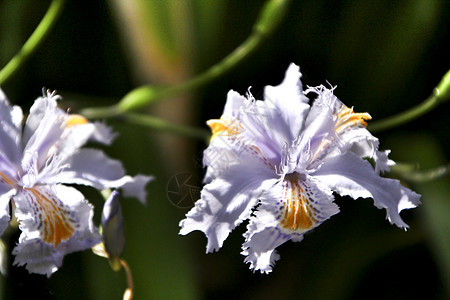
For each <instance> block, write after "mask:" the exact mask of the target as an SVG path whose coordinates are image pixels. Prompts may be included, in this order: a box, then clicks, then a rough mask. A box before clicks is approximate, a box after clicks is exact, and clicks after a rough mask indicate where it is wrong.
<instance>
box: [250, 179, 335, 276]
mask: <svg viewBox="0 0 450 300" xmlns="http://www.w3.org/2000/svg"><path fill="white" fill-rule="evenodd" d="M296 177H297V178H296ZM260 200H261V201H260V205H259V206H258V209H257V211H256V212H255V213H254V216H253V217H251V218H250V223H249V225H248V227H247V229H248V230H247V232H246V233H245V234H244V236H245V238H246V239H245V243H244V244H243V246H242V248H243V251H242V254H243V255H246V256H247V257H246V259H245V262H248V263H250V269H254V270H260V271H261V273H263V272H265V273H269V272H270V271H271V270H272V267H273V264H274V262H275V261H276V260H277V259H278V257H279V256H278V254H276V253H275V251H274V250H275V248H276V247H278V246H279V245H281V244H283V243H284V242H286V241H288V240H293V241H296V242H298V241H301V240H302V239H303V234H304V233H305V232H307V231H309V230H311V229H313V228H315V227H317V226H319V225H320V224H322V223H323V222H324V221H325V220H327V219H329V218H330V217H331V216H332V215H334V214H336V213H338V212H339V209H338V207H337V205H336V204H334V203H333V202H332V201H333V196H332V195H331V191H329V190H328V189H327V188H324V187H323V186H321V185H319V183H316V182H314V181H313V180H312V179H310V178H305V179H303V180H302V179H301V178H299V177H298V176H295V175H294V176H293V175H288V176H287V178H286V179H285V180H283V181H281V182H280V183H279V184H277V185H276V186H275V187H273V188H272V189H270V190H269V191H267V192H266V193H264V194H263V195H262V196H261V197H260Z"/></svg>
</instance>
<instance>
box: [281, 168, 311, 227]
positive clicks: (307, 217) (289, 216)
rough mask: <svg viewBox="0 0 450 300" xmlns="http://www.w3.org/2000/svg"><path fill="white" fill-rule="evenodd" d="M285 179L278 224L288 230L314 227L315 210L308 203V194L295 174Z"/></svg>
mask: <svg viewBox="0 0 450 300" xmlns="http://www.w3.org/2000/svg"><path fill="white" fill-rule="evenodd" d="M288 176H289V175H287V176H286V179H285V182H284V183H285V189H284V195H283V202H284V215H283V217H282V218H283V219H282V220H281V222H280V225H281V226H282V227H283V228H285V229H289V230H293V231H296V230H300V231H302V232H304V231H306V230H308V229H311V228H313V227H315V225H316V223H317V220H316V218H315V217H314V216H315V215H317V212H315V211H314V208H312V207H310V205H309V201H310V199H309V195H308V193H306V192H305V189H304V187H303V185H302V184H301V182H300V181H298V180H297V178H296V176H295V175H293V176H291V177H293V178H288Z"/></svg>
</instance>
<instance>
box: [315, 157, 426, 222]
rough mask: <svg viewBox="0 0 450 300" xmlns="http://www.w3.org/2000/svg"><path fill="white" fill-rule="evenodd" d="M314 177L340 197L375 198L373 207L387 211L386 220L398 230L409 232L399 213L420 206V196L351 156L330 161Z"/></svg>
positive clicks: (328, 159) (333, 158)
mask: <svg viewBox="0 0 450 300" xmlns="http://www.w3.org/2000/svg"><path fill="white" fill-rule="evenodd" d="M313 176H315V177H316V178H317V179H318V180H320V181H321V182H322V183H324V184H326V185H328V186H329V188H330V189H332V190H334V191H336V192H337V193H339V194H340V195H349V196H350V197H352V198H353V199H357V198H359V197H362V198H373V200H374V205H375V206H376V207H377V208H386V212H387V219H388V220H389V221H390V222H391V223H394V224H395V225H397V226H398V227H402V228H408V225H407V224H406V223H405V222H403V220H402V219H401V217H400V211H401V210H403V209H407V208H413V207H416V206H417V205H419V204H420V200H419V199H420V195H418V194H416V193H415V192H413V191H411V190H410V189H407V188H405V187H403V186H402V185H401V184H400V182H399V181H398V180H394V179H388V178H383V177H380V176H379V175H378V174H377V173H376V172H375V171H374V170H373V168H372V166H371V165H370V163H369V162H367V161H365V160H362V159H361V158H359V157H358V156H356V155H355V154H353V153H351V152H348V153H346V154H343V155H341V156H335V157H330V158H327V159H326V160H325V161H324V164H323V165H322V167H321V168H320V169H319V170H317V171H316V172H315V173H314V174H313Z"/></svg>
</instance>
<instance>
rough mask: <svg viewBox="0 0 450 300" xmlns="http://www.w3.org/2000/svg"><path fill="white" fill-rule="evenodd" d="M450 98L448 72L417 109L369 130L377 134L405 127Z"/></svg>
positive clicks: (409, 110)
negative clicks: (404, 125) (401, 126)
mask: <svg viewBox="0 0 450 300" xmlns="http://www.w3.org/2000/svg"><path fill="white" fill-rule="evenodd" d="M449 98H450V71H447V73H446V74H445V75H444V77H443V78H442V80H441V82H440V83H439V84H438V86H437V87H436V88H435V89H434V90H433V93H432V95H431V96H430V97H428V98H427V99H426V100H425V101H424V102H422V103H421V104H419V105H417V106H416V107H413V108H411V109H408V110H407V111H404V112H402V113H399V114H397V115H394V116H392V117H388V118H386V119H383V120H380V121H377V122H373V123H372V124H370V125H369V126H368V128H369V130H370V131H371V132H377V131H383V130H387V129H390V128H394V127H397V126H400V125H403V124H405V123H407V122H410V121H412V120H414V119H417V118H418V117H420V116H422V115H424V114H426V113H428V112H429V111H431V110H432V109H434V108H435V107H436V106H438V105H439V104H441V103H443V102H445V101H448V100H449Z"/></svg>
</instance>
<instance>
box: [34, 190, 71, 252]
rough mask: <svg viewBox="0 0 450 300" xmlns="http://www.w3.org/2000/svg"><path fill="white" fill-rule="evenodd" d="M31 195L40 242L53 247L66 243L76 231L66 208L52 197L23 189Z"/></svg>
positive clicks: (37, 191)
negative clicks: (37, 222)
mask: <svg viewBox="0 0 450 300" xmlns="http://www.w3.org/2000/svg"><path fill="white" fill-rule="evenodd" d="M25 191H29V192H30V193H31V195H30V196H31V198H32V202H33V205H34V209H35V213H36V217H37V218H38V220H39V223H40V225H39V230H40V232H41V236H42V240H43V241H44V242H45V243H47V244H52V245H53V246H54V247H56V246H58V245H59V244H60V243H61V242H64V241H67V240H68V239H69V238H70V237H72V235H73V234H74V233H75V231H76V227H77V224H76V221H75V220H73V219H72V218H71V216H70V212H69V210H68V209H67V207H66V206H65V205H64V204H63V203H62V202H61V200H59V199H58V198H56V197H54V195H51V194H48V193H46V192H45V191H39V190H38V189H37V188H29V189H25Z"/></svg>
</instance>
